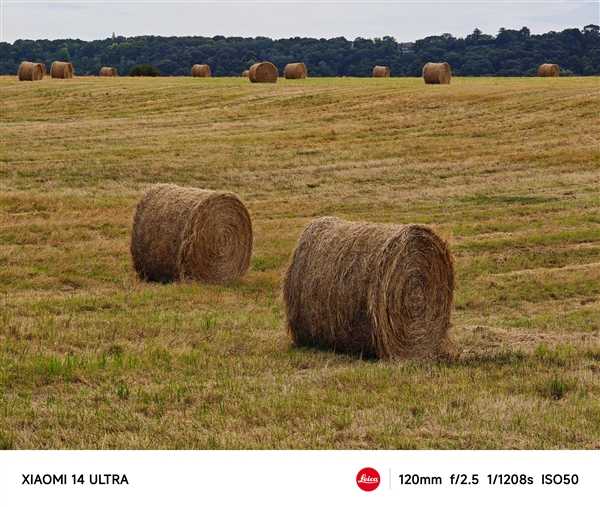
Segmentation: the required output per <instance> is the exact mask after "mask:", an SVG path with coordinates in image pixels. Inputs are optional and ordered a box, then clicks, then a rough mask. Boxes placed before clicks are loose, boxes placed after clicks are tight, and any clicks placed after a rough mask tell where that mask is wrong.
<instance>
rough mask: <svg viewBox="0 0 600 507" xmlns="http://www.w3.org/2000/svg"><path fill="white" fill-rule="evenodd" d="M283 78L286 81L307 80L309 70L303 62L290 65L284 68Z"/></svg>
mask: <svg viewBox="0 0 600 507" xmlns="http://www.w3.org/2000/svg"><path fill="white" fill-rule="evenodd" d="M283 77H285V78H286V79H306V78H307V77H308V70H307V69H306V65H304V63H302V62H296V63H288V64H287V65H286V66H285V67H284V68H283Z"/></svg>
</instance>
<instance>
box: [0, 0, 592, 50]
mask: <svg viewBox="0 0 600 507" xmlns="http://www.w3.org/2000/svg"><path fill="white" fill-rule="evenodd" d="M0 2H1V11H0V12H1V17H2V20H1V21H2V22H1V30H0V32H1V33H0V39H1V40H2V41H8V42H13V41H14V40H16V39H59V38H79V39H84V40H94V39H104V38H106V37H110V35H111V34H112V32H113V31H114V32H116V33H117V34H118V35H126V36H131V35H147V34H151V35H205V36H213V35H239V36H256V35H264V36H268V37H273V38H281V37H292V36H309V37H327V38H329V37H335V36H345V37H347V38H355V37H358V36H362V37H381V36H383V35H392V36H394V37H395V38H396V39H397V40H399V41H412V40H415V39H417V38H421V37H424V36H427V35H432V34H441V33H444V32H450V33H452V34H453V35H457V36H464V35H466V34H468V33H470V32H471V31H472V30H473V28H474V27H479V28H480V29H481V30H483V31H484V32H486V33H492V34H495V33H496V32H497V30H498V28H499V27H506V28H521V27H522V26H528V27H529V28H530V29H531V31H532V32H533V33H541V32H546V31H548V30H562V29H564V28H569V27H579V28H580V27H582V26H584V25H586V24H588V23H596V24H599V18H600V3H599V2H600V0H595V1H591V0H588V1H584V0H570V1H543V0H542V1H537V2H532V1H529V2H527V1H503V0H496V1H493V2H492V1H475V0H473V1H464V0H463V1H453V0H445V1H420V2H419V1H409V2H407V1H400V0H395V1H394V0H379V1H377V0H363V1H357V0H348V1H342V0H337V1H335V0H333V1H317V0H310V1H304V2H302V1H296V2H293V1H290V0H281V1H275V0H271V1H269V0H266V1H255V0H238V1H228V0H221V1H203V0H196V1H192V0H190V1H187V2H181V1H169V0H163V1H160V2H159V1H152V2H141V1H133V2H132V1H129V2H120V1H114V0H109V1H105V2H100V1H89V0H88V1H86V0H80V1H72V2H66V1H64V0H59V1H46V2H33V1H28V0H0Z"/></svg>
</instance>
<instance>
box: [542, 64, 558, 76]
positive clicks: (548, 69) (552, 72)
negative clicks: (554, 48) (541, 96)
mask: <svg viewBox="0 0 600 507" xmlns="http://www.w3.org/2000/svg"><path fill="white" fill-rule="evenodd" d="M538 76H539V77H559V76H560V67H559V66H558V65H556V64H555V63H542V65H540V66H539V67H538Z"/></svg>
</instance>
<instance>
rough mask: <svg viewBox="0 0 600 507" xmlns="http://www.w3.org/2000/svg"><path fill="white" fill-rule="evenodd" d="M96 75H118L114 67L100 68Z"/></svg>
mask: <svg viewBox="0 0 600 507" xmlns="http://www.w3.org/2000/svg"><path fill="white" fill-rule="evenodd" d="M98 75H99V76H100V77H117V76H118V75H119V71H118V70H117V68H116V67H102V68H101V69H100V73H99V74H98Z"/></svg>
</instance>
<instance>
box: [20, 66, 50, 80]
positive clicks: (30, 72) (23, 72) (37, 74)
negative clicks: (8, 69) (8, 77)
mask: <svg viewBox="0 0 600 507" xmlns="http://www.w3.org/2000/svg"><path fill="white" fill-rule="evenodd" d="M45 73H46V69H45V66H44V64H42V63H34V62H21V64H20V65H19V70H17V77H18V78H19V81H39V80H40V79H44V74H45Z"/></svg>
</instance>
